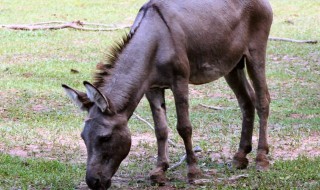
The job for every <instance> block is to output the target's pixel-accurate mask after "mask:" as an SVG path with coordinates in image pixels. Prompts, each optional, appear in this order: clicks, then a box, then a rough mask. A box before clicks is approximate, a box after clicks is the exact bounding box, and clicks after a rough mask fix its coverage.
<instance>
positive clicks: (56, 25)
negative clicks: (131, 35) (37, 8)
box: [0, 20, 318, 44]
mask: <svg viewBox="0 0 320 190" xmlns="http://www.w3.org/2000/svg"><path fill="white" fill-rule="evenodd" d="M84 26H96V27H98V28H86V27H84ZM130 27H131V25H123V26H115V25H108V24H101V23H90V22H82V21H80V20H77V21H73V22H65V21H48V22H39V23H32V24H21V25H20V24H11V25H0V28H3V29H11V30H30V31H34V30H60V29H65V28H71V29H75V30H82V31H114V30H122V29H127V28H130ZM269 40H271V41H284V42H293V43H309V44H316V43H318V41H317V40H295V39H289V38H279V37H269Z"/></svg>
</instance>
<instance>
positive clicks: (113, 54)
mask: <svg viewBox="0 0 320 190" xmlns="http://www.w3.org/2000/svg"><path fill="white" fill-rule="evenodd" d="M132 36H133V34H131V33H126V34H125V35H124V36H123V37H122V38H121V39H120V40H118V41H117V42H115V43H114V44H113V45H112V46H111V48H110V51H109V52H108V53H107V55H106V60H105V61H102V62H100V63H98V64H97V66H96V71H95V73H94V75H93V81H94V82H93V85H94V86H95V87H96V88H101V87H103V86H104V85H105V82H106V79H107V78H108V77H109V76H110V75H111V74H112V70H113V68H114V66H115V64H116V61H117V60H118V58H119V55H120V54H121V52H122V51H123V50H124V48H125V47H126V46H127V44H128V43H129V41H130V40H131V39H132Z"/></svg>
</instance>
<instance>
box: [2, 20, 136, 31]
mask: <svg viewBox="0 0 320 190" xmlns="http://www.w3.org/2000/svg"><path fill="white" fill-rule="evenodd" d="M48 24H54V25H48ZM85 25H91V26H104V27H108V28H87V27H84V26H85ZM0 27H1V28H5V29H11V30H29V31H34V30H60V29H65V28H71V29H75V30H81V31H115V30H123V29H126V28H130V26H129V25H123V26H118V27H114V26H113V27H111V26H110V25H105V24H98V23H85V22H81V21H79V20H78V21H73V22H62V21H50V22H40V23H34V24H29V25H0Z"/></svg>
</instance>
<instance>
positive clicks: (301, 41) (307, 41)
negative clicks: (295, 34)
mask: <svg viewBox="0 0 320 190" xmlns="http://www.w3.org/2000/svg"><path fill="white" fill-rule="evenodd" d="M269 40H270V41H284V42H293V43H308V44H316V43H318V41H317V40H295V39H290V38H279V37H269Z"/></svg>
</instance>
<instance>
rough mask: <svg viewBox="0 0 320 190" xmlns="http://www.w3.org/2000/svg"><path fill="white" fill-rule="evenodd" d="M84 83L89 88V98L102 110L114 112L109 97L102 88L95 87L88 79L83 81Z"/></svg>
mask: <svg viewBox="0 0 320 190" xmlns="http://www.w3.org/2000/svg"><path fill="white" fill-rule="evenodd" d="M83 85H84V86H85V87H86V89H87V95H88V98H89V99H90V100H91V101H92V102H94V103H95V104H96V105H97V106H98V107H99V108H100V110H101V111H102V112H107V113H113V112H112V111H111V106H110V102H109V100H108V98H106V97H105V96H104V95H103V94H102V93H101V92H100V90H98V89H97V88H96V87H94V86H93V85H92V84H90V83H89V82H87V81H84V82H83Z"/></svg>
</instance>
